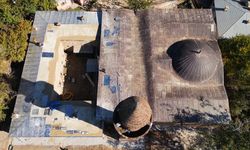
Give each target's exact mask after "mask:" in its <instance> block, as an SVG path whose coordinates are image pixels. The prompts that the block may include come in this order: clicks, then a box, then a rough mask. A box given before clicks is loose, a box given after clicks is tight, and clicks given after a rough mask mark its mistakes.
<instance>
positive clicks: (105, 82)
mask: <svg viewBox="0 0 250 150" xmlns="http://www.w3.org/2000/svg"><path fill="white" fill-rule="evenodd" d="M103 84H104V85H105V86H109V85H110V76H109V75H104V79H103Z"/></svg>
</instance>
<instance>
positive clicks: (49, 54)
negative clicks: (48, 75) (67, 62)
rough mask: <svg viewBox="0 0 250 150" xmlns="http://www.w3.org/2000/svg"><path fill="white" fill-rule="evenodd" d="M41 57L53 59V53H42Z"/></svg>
mask: <svg viewBox="0 0 250 150" xmlns="http://www.w3.org/2000/svg"><path fill="white" fill-rule="evenodd" d="M42 57H50V58H52V57H54V53H52V52H42Z"/></svg>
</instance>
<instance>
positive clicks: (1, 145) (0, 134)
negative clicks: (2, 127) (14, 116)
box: [0, 131, 9, 150]
mask: <svg viewBox="0 0 250 150" xmlns="http://www.w3.org/2000/svg"><path fill="white" fill-rule="evenodd" d="M8 145H9V137H8V133H7V132H4V131H0V150H6V149H7V147H8Z"/></svg>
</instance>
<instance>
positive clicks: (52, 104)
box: [49, 101, 61, 110]
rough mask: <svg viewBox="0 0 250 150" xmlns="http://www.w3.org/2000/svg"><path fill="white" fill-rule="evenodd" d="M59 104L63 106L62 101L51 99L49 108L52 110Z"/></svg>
mask: <svg viewBox="0 0 250 150" xmlns="http://www.w3.org/2000/svg"><path fill="white" fill-rule="evenodd" d="M59 106H61V102H60V101H51V102H50V104H49V108H50V109H51V110H53V109H56V108H57V107H59Z"/></svg>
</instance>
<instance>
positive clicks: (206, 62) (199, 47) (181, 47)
mask: <svg viewBox="0 0 250 150" xmlns="http://www.w3.org/2000/svg"><path fill="white" fill-rule="evenodd" d="M167 53H168V55H169V56H170V57H171V58H172V66H173V68H174V70H175V72H176V73H177V74H178V75H179V76H180V77H181V78H183V79H185V80H188V81H194V82H201V81H204V80H207V79H209V78H210V77H211V76H212V75H213V74H214V72H215V71H216V68H217V65H218V63H219V58H218V55H217V54H216V52H215V51H214V50H213V49H212V48H211V47H210V46H209V45H208V44H207V42H206V41H200V40H183V41H178V42H176V43H174V44H173V45H171V46H170V47H169V49H168V51H167Z"/></svg>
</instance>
